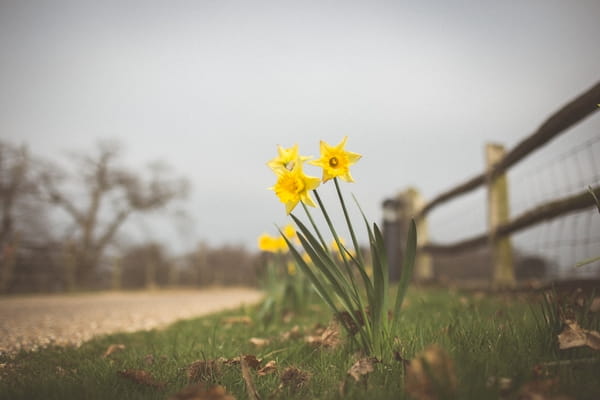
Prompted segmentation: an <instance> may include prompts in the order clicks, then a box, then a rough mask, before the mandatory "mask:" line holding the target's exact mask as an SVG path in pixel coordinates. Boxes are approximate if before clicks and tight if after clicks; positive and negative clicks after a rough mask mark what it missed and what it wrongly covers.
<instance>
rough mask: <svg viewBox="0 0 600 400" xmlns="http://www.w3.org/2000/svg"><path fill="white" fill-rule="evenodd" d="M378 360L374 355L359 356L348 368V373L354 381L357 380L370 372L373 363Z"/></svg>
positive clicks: (372, 368)
mask: <svg viewBox="0 0 600 400" xmlns="http://www.w3.org/2000/svg"><path fill="white" fill-rule="evenodd" d="M377 362H378V360H377V359H376V358H375V357H367V358H361V359H360V360H358V361H357V362H355V363H354V364H353V365H352V366H351V367H350V369H349V370H348V375H350V376H351V377H352V378H354V380H355V381H356V382H359V381H360V379H361V378H362V377H366V376H367V375H368V374H369V373H370V372H373V371H374V370H375V367H374V365H375V363H377Z"/></svg>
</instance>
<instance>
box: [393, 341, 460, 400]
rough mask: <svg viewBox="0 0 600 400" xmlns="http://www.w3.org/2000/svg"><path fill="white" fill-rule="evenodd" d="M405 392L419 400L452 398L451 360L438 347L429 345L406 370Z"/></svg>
mask: <svg viewBox="0 0 600 400" xmlns="http://www.w3.org/2000/svg"><path fill="white" fill-rule="evenodd" d="M404 379H405V390H406V391H407V392H408V394H409V395H410V396H412V397H414V398H417V399H419V400H437V399H440V398H454V395H455V393H456V385H457V381H456V375H455V372H454V365H453V363H452V360H451V359H450V357H449V356H448V354H447V353H446V351H444V349H442V348H441V347H440V346H439V345H436V344H434V345H430V346H428V347H427V348H425V350H423V351H422V352H421V353H420V354H418V355H417V356H416V357H415V358H414V359H412V360H411V361H410V363H409V364H408V367H407V368H406V371H405V375H404Z"/></svg>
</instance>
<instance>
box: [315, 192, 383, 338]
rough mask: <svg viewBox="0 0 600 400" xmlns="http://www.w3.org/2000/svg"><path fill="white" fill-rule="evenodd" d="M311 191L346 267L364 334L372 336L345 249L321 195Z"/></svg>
mask: <svg viewBox="0 0 600 400" xmlns="http://www.w3.org/2000/svg"><path fill="white" fill-rule="evenodd" d="M313 193H314V194H315V198H316V199H317V202H318V203H319V208H320V209H321V211H322V213H323V216H324V217H325V221H327V225H328V226H329V230H330V231H331V234H332V235H333V238H334V240H335V242H336V244H337V246H338V249H340V254H341V255H342V261H343V264H344V267H345V268H346V272H347V274H348V278H349V279H350V285H351V287H352V290H353V291H354V296H355V298H356V303H357V304H356V305H357V306H358V309H359V311H360V313H361V315H362V318H363V321H365V325H364V327H365V328H366V330H367V332H366V334H367V335H368V337H372V332H371V326H370V324H369V319H368V316H367V315H366V312H365V307H364V305H363V303H362V300H361V296H360V292H359V291H358V288H357V286H356V282H355V280H354V274H353V273H352V269H351V268H350V264H349V263H348V256H347V255H346V254H345V251H344V250H343V248H344V247H343V246H342V243H341V241H340V237H339V236H338V234H337V232H336V230H335V228H334V226H333V223H332V222H331V219H330V218H329V214H328V213H327V210H326V209H325V205H324V204H323V201H322V200H321V196H319V193H318V192H317V191H316V190H313ZM350 315H351V316H352V317H353V315H352V313H350ZM362 333H363V331H362V330H361V334H362Z"/></svg>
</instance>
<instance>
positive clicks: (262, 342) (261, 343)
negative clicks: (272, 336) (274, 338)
mask: <svg viewBox="0 0 600 400" xmlns="http://www.w3.org/2000/svg"><path fill="white" fill-rule="evenodd" d="M248 341H249V342H250V343H251V344H252V345H254V346H256V347H265V346H268V345H269V344H270V343H271V341H270V340H269V339H264V338H257V337H253V338H250V339H249V340H248Z"/></svg>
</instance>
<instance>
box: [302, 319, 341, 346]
mask: <svg viewBox="0 0 600 400" xmlns="http://www.w3.org/2000/svg"><path fill="white" fill-rule="evenodd" d="M305 341H306V343H308V344H311V345H313V346H316V347H327V348H335V347H337V346H338V345H339V344H340V342H341V339H340V330H339V328H338V325H337V324H330V325H329V326H328V327H327V328H325V330H324V331H323V332H322V333H321V334H320V335H318V336H307V337H306V338H305Z"/></svg>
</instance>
